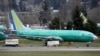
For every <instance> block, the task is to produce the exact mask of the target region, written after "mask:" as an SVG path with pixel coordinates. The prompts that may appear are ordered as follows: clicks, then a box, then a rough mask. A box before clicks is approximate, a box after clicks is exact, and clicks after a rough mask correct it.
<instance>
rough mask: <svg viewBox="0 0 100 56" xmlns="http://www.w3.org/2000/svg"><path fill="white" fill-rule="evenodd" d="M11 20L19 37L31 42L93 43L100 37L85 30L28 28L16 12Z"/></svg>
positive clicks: (13, 12) (12, 14)
mask: <svg viewBox="0 0 100 56" xmlns="http://www.w3.org/2000/svg"><path fill="white" fill-rule="evenodd" d="M10 20H11V22H12V24H13V27H14V30H15V31H14V32H15V34H17V36H19V37H22V38H26V39H30V40H41V41H42V40H48V39H52V40H59V41H65V42H92V41H94V40H96V39H97V38H98V37H97V36H96V35H95V34H93V33H92V32H88V31H83V30H50V29H30V28H28V29H27V28H26V27H25V26H24V25H23V23H22V22H21V20H20V19H19V17H18V16H17V14H16V12H15V11H14V10H11V11H10Z"/></svg>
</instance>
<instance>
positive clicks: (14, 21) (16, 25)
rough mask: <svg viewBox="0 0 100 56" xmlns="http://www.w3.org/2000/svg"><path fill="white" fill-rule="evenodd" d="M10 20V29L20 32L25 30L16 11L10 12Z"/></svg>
mask: <svg viewBox="0 0 100 56" xmlns="http://www.w3.org/2000/svg"><path fill="white" fill-rule="evenodd" d="M9 19H10V29H12V30H18V29H25V28H26V27H25V26H24V25H23V23H22V22H21V20H20V19H19V17H18V16H17V14H16V12H15V11H14V10H11V11H10V13H9Z"/></svg>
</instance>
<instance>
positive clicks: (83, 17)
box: [80, 12, 88, 24]
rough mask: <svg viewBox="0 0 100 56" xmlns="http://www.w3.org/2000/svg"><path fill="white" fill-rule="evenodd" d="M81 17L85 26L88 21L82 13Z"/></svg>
mask: <svg viewBox="0 0 100 56" xmlns="http://www.w3.org/2000/svg"><path fill="white" fill-rule="evenodd" d="M80 17H82V19H83V24H86V23H87V21H88V20H87V18H86V17H85V16H84V14H83V13H82V12H80Z"/></svg>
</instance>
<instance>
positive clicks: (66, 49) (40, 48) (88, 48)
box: [0, 46, 100, 51]
mask: <svg viewBox="0 0 100 56" xmlns="http://www.w3.org/2000/svg"><path fill="white" fill-rule="evenodd" d="M0 51H100V47H44V46H35V47H33V46H32V47H0Z"/></svg>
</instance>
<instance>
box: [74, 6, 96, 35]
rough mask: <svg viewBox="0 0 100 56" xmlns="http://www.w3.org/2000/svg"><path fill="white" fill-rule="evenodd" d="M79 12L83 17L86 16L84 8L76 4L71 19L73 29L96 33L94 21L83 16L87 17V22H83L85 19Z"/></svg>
mask: <svg viewBox="0 0 100 56" xmlns="http://www.w3.org/2000/svg"><path fill="white" fill-rule="evenodd" d="M80 12H82V13H83V16H84V17H87V12H86V10H85V9H84V8H79V7H78V6H76V8H75V9H74V10H73V12H72V20H73V25H74V29H77V30H86V31H90V32H93V33H96V31H97V30H96V29H97V27H96V23H95V22H93V21H92V20H89V19H87V18H85V19H87V23H85V24H83V22H84V20H85V19H84V18H83V17H81V16H80Z"/></svg>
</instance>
